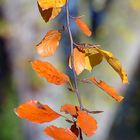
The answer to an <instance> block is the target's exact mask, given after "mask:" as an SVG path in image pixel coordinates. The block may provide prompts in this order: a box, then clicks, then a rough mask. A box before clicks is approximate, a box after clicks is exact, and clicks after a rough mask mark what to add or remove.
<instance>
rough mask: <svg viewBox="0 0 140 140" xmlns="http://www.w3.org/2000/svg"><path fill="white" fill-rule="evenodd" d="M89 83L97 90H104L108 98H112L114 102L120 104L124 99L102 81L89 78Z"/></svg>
mask: <svg viewBox="0 0 140 140" xmlns="http://www.w3.org/2000/svg"><path fill="white" fill-rule="evenodd" d="M89 80H90V81H92V82H93V83H94V84H96V85H97V86H98V87H99V88H101V89H102V90H104V91H105V92H106V93H107V94H108V95H109V96H111V97H113V98H114V99H115V100H116V101H118V102H120V101H122V100H123V98H124V97H122V96H119V95H118V93H117V91H116V89H115V88H113V87H111V86H109V85H107V84H106V83H105V82H103V81H101V80H100V81H97V80H96V79H95V78H94V77H91V78H89Z"/></svg>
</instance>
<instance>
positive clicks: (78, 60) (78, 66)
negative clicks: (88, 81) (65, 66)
mask: <svg viewBox="0 0 140 140" xmlns="http://www.w3.org/2000/svg"><path fill="white" fill-rule="evenodd" d="M69 66H70V67H71V57H70V59H69ZM85 67H86V63H85V54H84V53H83V52H81V51H80V50H78V48H74V68H75V71H76V73H77V74H78V75H79V74H80V73H81V72H82V71H83V70H84V69H85Z"/></svg>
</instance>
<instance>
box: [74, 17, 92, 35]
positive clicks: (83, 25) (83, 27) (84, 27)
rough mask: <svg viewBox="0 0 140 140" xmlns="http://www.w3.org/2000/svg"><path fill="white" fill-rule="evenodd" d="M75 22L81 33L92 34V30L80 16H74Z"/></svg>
mask: <svg viewBox="0 0 140 140" xmlns="http://www.w3.org/2000/svg"><path fill="white" fill-rule="evenodd" d="M75 21H76V24H77V26H78V27H79V28H80V29H81V30H82V31H83V33H84V34H85V35H87V36H91V35H92V32H91V30H90V29H89V27H88V26H87V24H86V23H85V22H84V21H83V20H81V19H80V18H76V20H75Z"/></svg>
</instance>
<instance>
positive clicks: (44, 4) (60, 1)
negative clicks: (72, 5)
mask: <svg viewBox="0 0 140 140" xmlns="http://www.w3.org/2000/svg"><path fill="white" fill-rule="evenodd" d="M38 3H39V5H40V7H41V8H42V10H45V9H49V8H60V7H63V6H64V5H65V3H66V0H38Z"/></svg>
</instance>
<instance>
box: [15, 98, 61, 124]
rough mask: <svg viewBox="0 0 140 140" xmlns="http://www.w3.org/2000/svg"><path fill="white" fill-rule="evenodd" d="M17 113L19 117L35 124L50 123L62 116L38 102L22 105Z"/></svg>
mask: <svg viewBox="0 0 140 140" xmlns="http://www.w3.org/2000/svg"><path fill="white" fill-rule="evenodd" d="M15 113H16V115H17V116H18V117H20V118H23V119H27V120H29V121H31V122H34V123H44V122H50V121H53V120H55V119H57V118H58V117H60V114H58V113H57V112H55V111H53V110H52V109H51V108H50V107H49V106H48V105H43V104H41V103H39V102H38V101H36V100H31V101H28V102H26V103H24V104H21V105H20V106H19V107H18V108H16V109H15Z"/></svg>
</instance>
